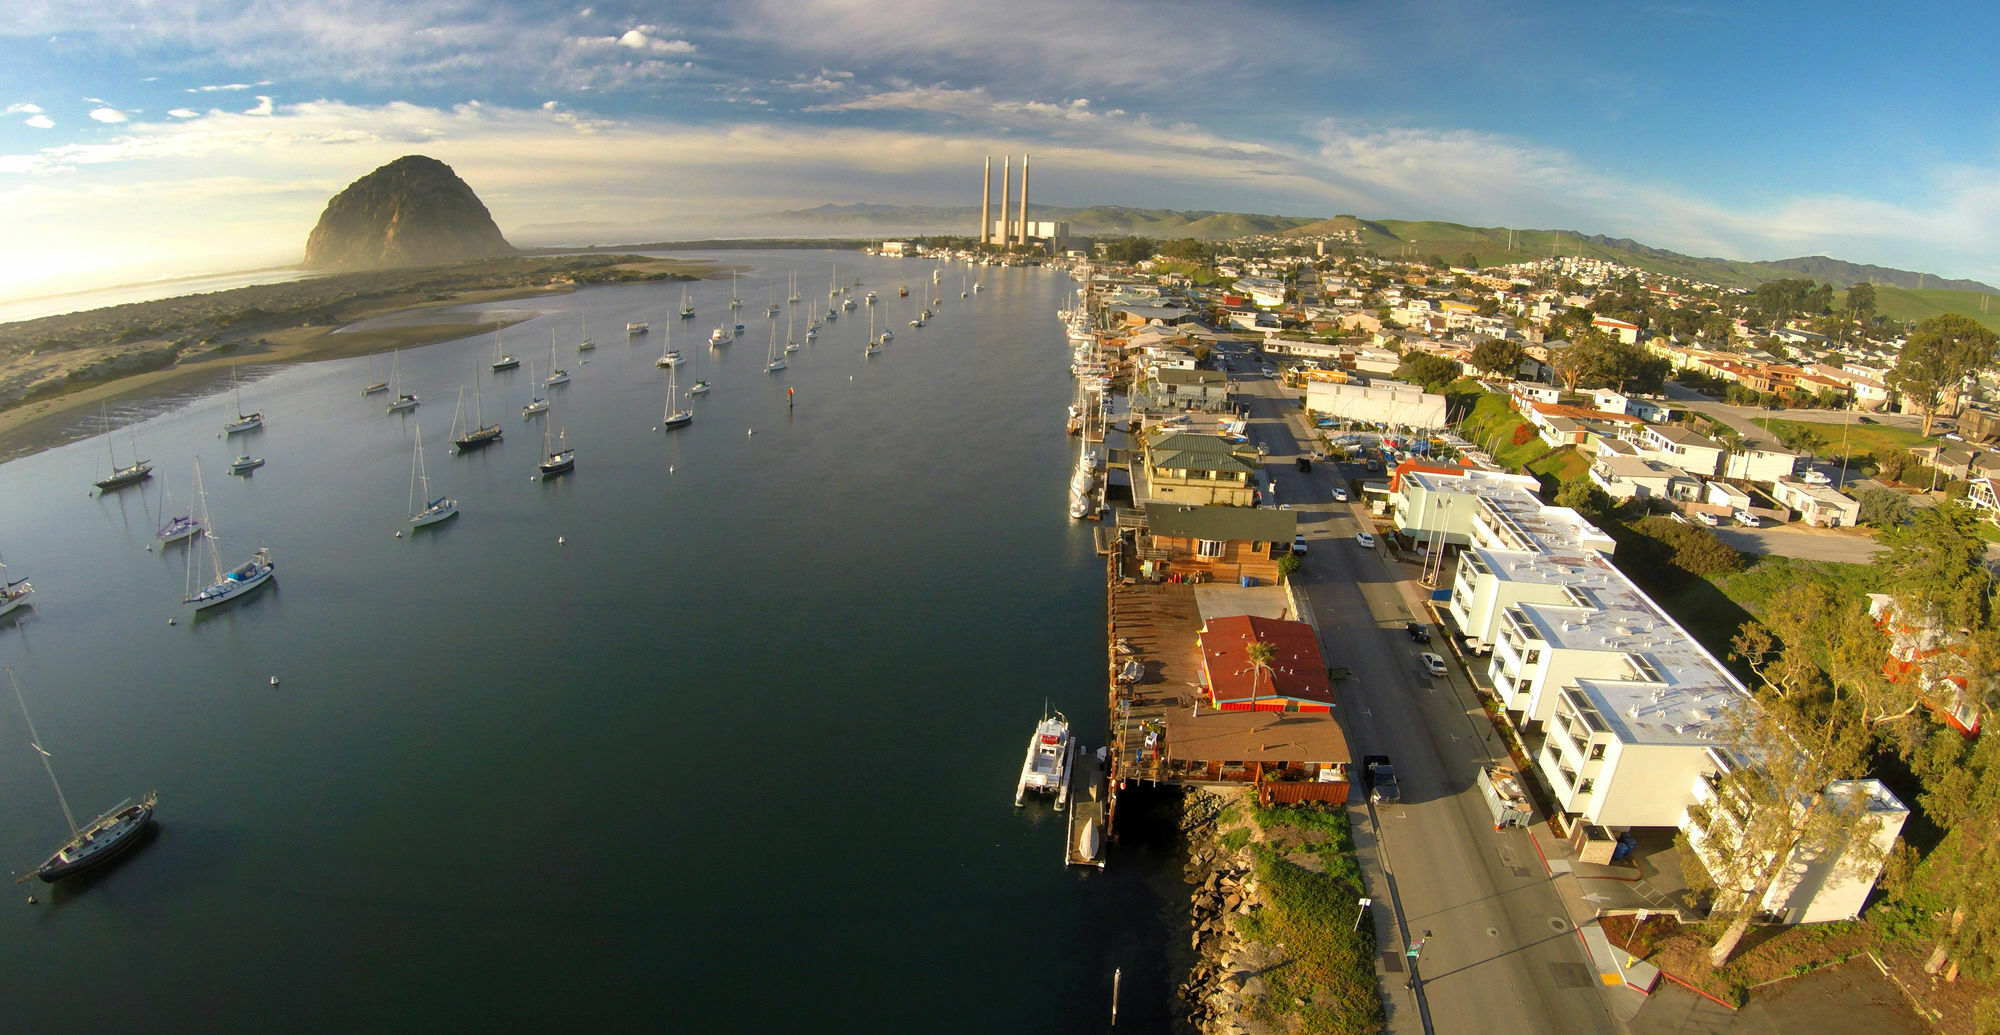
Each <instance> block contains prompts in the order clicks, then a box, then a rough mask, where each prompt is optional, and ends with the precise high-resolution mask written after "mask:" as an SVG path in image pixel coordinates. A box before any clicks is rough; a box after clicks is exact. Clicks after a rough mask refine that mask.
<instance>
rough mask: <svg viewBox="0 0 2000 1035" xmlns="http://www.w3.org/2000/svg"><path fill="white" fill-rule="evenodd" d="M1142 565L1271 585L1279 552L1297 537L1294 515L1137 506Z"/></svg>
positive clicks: (1244, 509) (1218, 579)
mask: <svg viewBox="0 0 2000 1035" xmlns="http://www.w3.org/2000/svg"><path fill="white" fill-rule="evenodd" d="M1143 510H1144V515H1145V517H1144V520H1145V535H1146V536H1147V537H1148V539H1147V540H1146V541H1145V542H1146V545H1143V546H1142V547H1141V549H1140V551H1139V557H1140V559H1141V560H1142V561H1152V562H1154V563H1157V564H1164V565H1166V566H1167V567H1168V568H1169V569H1170V570H1172V571H1180V572H1200V573H1203V574H1205V575H1207V576H1208V577H1209V578H1211V579H1213V580H1214V581H1216V582H1240V581H1242V580H1243V579H1244V578H1245V577H1248V578H1252V579H1255V580H1257V581H1258V582H1260V583H1272V582H1276V581H1277V578H1278V558H1279V557H1280V556H1282V554H1281V553H1280V551H1281V550H1283V549H1286V548H1289V547H1290V546H1291V543H1292V537H1293V536H1294V535H1296V534H1297V533H1298V526H1299V519H1298V513H1297V512H1296V511H1290V510H1278V509H1276V508H1274V507H1209V506H1188V505H1186V504H1180V503H1148V504H1146V506H1145V507H1144V508H1143Z"/></svg>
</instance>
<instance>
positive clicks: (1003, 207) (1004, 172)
mask: <svg viewBox="0 0 2000 1035" xmlns="http://www.w3.org/2000/svg"><path fill="white" fill-rule="evenodd" d="M1012 193H1014V156H1013V155H1003V156H1001V158H1000V250H1001V251H1006V250H1007V235H1008V232H1009V231H1008V228H1009V227H1010V226H1011V225H1012V224H1010V223H1008V222H1007V201H1008V197H1007V196H1008V195H1010V194H1012Z"/></svg>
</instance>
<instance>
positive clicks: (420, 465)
mask: <svg viewBox="0 0 2000 1035" xmlns="http://www.w3.org/2000/svg"><path fill="white" fill-rule="evenodd" d="M420 484H421V485H422V486H423V490H424V491H423V494H422V495H418V494H417V487H418V485H420ZM418 500H430V502H429V503H427V504H425V505H424V509H422V510H418V509H417V501H418ZM457 516H458V501H457V500H455V499H451V498H450V497H447V496H439V497H438V498H436V499H431V473H430V471H429V470H428V469H427V468H425V466H424V429H423V425H421V424H420V425H418V426H417V446H416V456H415V457H413V458H412V459H411V460H410V524H411V526H412V527H415V528H422V527H424V526H425V525H435V524H437V523H438V522H440V521H443V520H445V519H446V518H455V517H457Z"/></svg>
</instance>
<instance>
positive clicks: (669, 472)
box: [667, 464, 674, 474]
mask: <svg viewBox="0 0 2000 1035" xmlns="http://www.w3.org/2000/svg"><path fill="white" fill-rule="evenodd" d="M667 473H668V474H672V473H674V465H672V464H668V465H667Z"/></svg>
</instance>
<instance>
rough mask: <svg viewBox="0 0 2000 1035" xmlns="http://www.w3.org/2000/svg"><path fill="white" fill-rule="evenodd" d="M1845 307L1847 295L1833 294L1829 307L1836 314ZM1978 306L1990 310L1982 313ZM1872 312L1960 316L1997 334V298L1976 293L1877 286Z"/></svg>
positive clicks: (1894, 317) (1915, 316) (1999, 323)
mask: <svg viewBox="0 0 2000 1035" xmlns="http://www.w3.org/2000/svg"><path fill="white" fill-rule="evenodd" d="M1846 305H1847V292H1845V291H1837V292H1835V293H1834V296H1833V308H1834V309H1835V310H1836V311H1838V310H1840V309H1843V308H1844V307H1845V306H1846ZM1982 306H1983V307H1984V309H1985V310H1991V311H1990V312H1988V311H1984V310H1982V308H1981V307H1982ZM1875 311H1876V312H1878V313H1881V314H1882V315H1883V316H1886V317H1888V318H1890V319H1892V320H1922V319H1924V318H1925V317H1927V316H1936V315H1938V314H1939V313H1961V314H1963V315H1965V316H1969V317H1971V318H1972V319H1974V320H1977V321H1979V322H1980V323H1981V324H1984V325H1985V326H1986V328H1987V329H1988V330H1992V331H2000V298H1994V297H1993V296H1992V295H1987V294H1983V293H1981V292H1978V291H1946V290H1943V289H1941V288H1925V289H1923V290H1922V291H1918V290H1916V289H1914V288H1901V287H1893V286H1891V285H1888V284H1877V285H1875Z"/></svg>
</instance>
